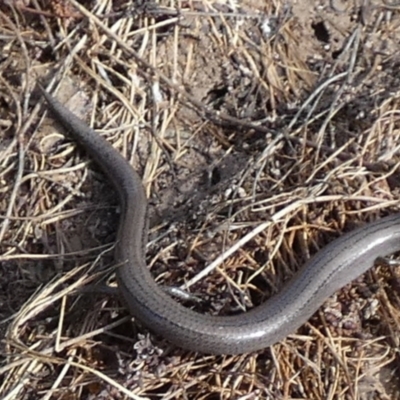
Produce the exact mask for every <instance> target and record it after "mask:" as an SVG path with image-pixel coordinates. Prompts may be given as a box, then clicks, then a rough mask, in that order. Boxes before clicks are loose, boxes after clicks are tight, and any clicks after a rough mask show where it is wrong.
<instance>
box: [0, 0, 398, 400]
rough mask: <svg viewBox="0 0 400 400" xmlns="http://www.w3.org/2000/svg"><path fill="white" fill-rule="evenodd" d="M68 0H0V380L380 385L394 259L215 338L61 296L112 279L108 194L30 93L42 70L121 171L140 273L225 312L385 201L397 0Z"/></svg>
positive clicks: (31, 386) (394, 364)
mask: <svg viewBox="0 0 400 400" xmlns="http://www.w3.org/2000/svg"><path fill="white" fill-rule="evenodd" d="M82 3H83V4H84V6H82V5H80V4H79V3H78V2H77V1H75V0H69V1H67V0H58V1H57V2H49V3H47V2H44V1H43V2H41V1H39V0H32V1H29V0H27V1H25V2H23V1H22V0H21V1H14V2H12V1H9V2H4V4H3V5H0V43H1V45H2V46H3V50H2V52H1V54H2V57H4V58H3V59H2V60H1V62H0V71H1V73H0V88H1V92H0V99H1V104H2V108H1V109H0V113H1V115H0V127H1V130H0V223H1V225H0V246H1V247H0V248H1V250H0V254H1V255H0V266H1V271H2V290H1V295H0V305H1V308H0V311H1V316H2V318H1V325H0V330H1V332H2V333H3V336H4V337H3V340H2V364H1V365H0V376H1V377H2V379H1V386H0V396H1V397H2V398H3V399H14V398H18V399H30V398H34V399H37V398H40V399H53V398H54V399H64V400H66V399H68V400H69V399H78V398H82V399H91V398H96V399H102V398H104V399H110V398H112V399H120V398H121V399H122V398H134V399H138V398H140V399H145V398H148V399H157V398H162V399H180V398H182V399H216V398H219V399H395V398H400V396H399V394H398V393H399V392H400V382H399V379H398V378H397V377H398V375H399V372H400V371H399V365H400V359H399V346H400V343H399V333H400V297H399V291H398V288H399V269H398V268H391V267H388V266H377V267H376V268H374V269H373V270H371V271H370V272H368V273H367V274H365V275H364V276H363V277H361V278H360V279H359V280H358V281H357V282H355V283H353V284H352V285H348V286H347V287H346V288H344V289H343V290H341V291H340V292H339V293H337V295H335V296H334V298H331V299H329V300H328V301H327V303H326V304H325V305H324V306H323V307H322V308H321V310H320V311H319V312H318V313H317V314H316V315H315V316H314V317H313V318H312V319H311V320H310V321H309V322H308V323H307V324H305V325H304V326H303V327H302V328H301V329H300V330H299V331H298V332H296V333H294V334H293V335H290V337H289V338H287V339H286V340H285V341H283V342H281V343H279V344H276V345H275V346H273V347H271V348H270V349H265V350H264V351H261V352H258V353H256V354H247V355H242V356H235V357H232V356H224V357H211V356H204V355H201V354H195V353H190V352H185V351H182V350H180V349H176V348H173V347H171V346H169V345H168V343H165V342H164V341H163V340H162V338H156V337H155V336H154V335H150V334H149V333H148V332H147V331H146V330H145V329H143V328H141V327H139V326H136V325H134V324H132V323H131V321H130V318H129V317H128V316H127V313H126V311H125V310H124V308H123V307H122V306H121V305H120V304H119V303H118V299H117V298H115V297H114V296H112V295H108V294H99V295H97V294H96V295H92V296H88V295H86V294H82V292H81V291H80V290H81V289H82V288H84V287H87V286H89V287H90V285H93V284H94V283H98V282H100V281H104V280H107V281H108V283H109V284H110V285H112V284H113V282H114V278H113V275H112V272H113V267H114V266H113V258H112V244H113V240H114V238H115V229H116V225H117V221H118V208H117V207H115V206H116V204H115V201H114V197H115V196H114V194H113V193H112V191H111V190H109V185H108V183H107V182H105V179H104V177H103V176H102V174H101V173H98V172H97V169H96V167H94V165H93V164H92V163H91V162H90V161H89V160H88V159H87V157H86V156H85V155H84V154H81V153H80V151H79V149H77V148H76V147H75V144H74V143H69V142H68V143H67V142H65V141H64V140H62V136H60V135H59V131H58V129H57V128H56V127H55V126H54V123H53V121H52V120H51V119H48V118H46V117H44V115H45V112H44V109H43V108H42V107H41V102H40V101H39V99H40V97H39V95H38V93H36V91H35V90H34V86H35V81H36V79H38V78H39V79H42V80H44V81H45V82H50V81H53V80H54V81H57V82H61V85H60V88H59V97H60V98H62V99H63V100H65V101H66V102H67V105H68V106H69V107H70V108H71V109H72V110H73V111H74V112H75V113H77V114H78V115H80V116H81V117H82V118H85V119H86V120H88V121H89V122H90V123H91V124H92V125H93V126H94V127H95V128H101V129H102V130H103V131H104V132H105V135H107V138H108V139H109V140H110V141H111V142H112V143H113V144H114V145H115V147H116V148H118V149H119V150H120V151H121V152H122V153H123V154H124V156H125V157H127V158H128V159H129V160H130V161H131V162H132V164H133V165H135V167H136V168H137V169H138V170H139V171H140V174H141V175H142V176H143V182H144V185H145V187H146V191H147V194H148V196H149V199H150V205H151V215H150V226H151V232H150V243H149V247H148V264H149V265H150V266H151V268H152V271H153V272H154V276H156V277H157V280H158V281H159V282H160V283H162V284H166V285H176V284H179V285H185V287H186V288H188V290H190V291H191V292H193V293H198V294H199V296H200V297H201V298H203V299H206V301H205V303H207V304H208V305H210V306H211V309H212V310H213V312H218V311H219V312H221V313H223V312H226V311H227V310H232V309H243V308H246V307H248V306H249V305H250V306H251V305H252V304H254V303H258V302H260V301H262V300H263V299H264V297H267V296H269V295H271V294H272V293H273V292H275V291H278V290H279V288H280V287H282V285H283V282H284V281H285V280H286V279H287V278H288V277H290V276H291V275H292V274H293V272H294V271H295V270H297V269H298V268H299V267H300V266H301V265H302V264H303V263H304V261H305V260H306V259H308V258H309V257H310V256H311V255H312V254H314V253H316V252H317V251H318V249H320V248H322V247H323V246H324V245H325V244H326V243H328V242H330V241H332V240H334V238H335V237H338V236H339V235H340V234H341V232H343V231H347V230H351V229H353V228H354V227H355V226H357V225H360V224H363V223H365V222H367V221H372V220H376V219H378V218H380V217H381V216H383V215H387V214H390V213H394V212H398V197H399V182H398V181H399V177H400V175H399V163H400V157H399V148H400V113H399V111H397V110H398V109H399V104H400V92H399V87H400V78H398V77H397V72H398V68H399V65H400V59H399V56H398V54H397V51H396V49H397V47H396V46H397V44H398V43H399V41H400V29H399V22H400V19H399V18H398V15H397V8H396V7H394V6H393V5H390V4H389V3H388V2H387V4H386V3H380V2H361V4H359V5H358V6H356V5H350V6H349V8H348V10H347V11H345V12H344V14H341V13H340V12H339V10H341V9H342V7H341V6H342V4H341V2H340V1H335V2H333V3H332V2H328V1H326V2H322V3H323V4H322V5H318V4H317V3H315V4H314V3H313V2H308V3H307V5H303V10H301V8H300V6H298V5H296V4H294V5H293V8H292V9H288V8H285V7H284V5H283V3H284V2H280V1H279V0H275V1H271V2H265V3H267V4H264V3H263V2H257V1H255V0H254V1H251V0H248V1H246V2H243V4H242V6H243V9H242V10H241V9H240V8H237V7H235V6H233V5H229V4H228V2H225V1H222V0H221V1H218V2H215V3H211V2H206V1H202V2H193V3H192V2H185V3H183V2H182V3H181V7H182V12H181V14H180V15H176V12H175V8H174V7H175V6H176V7H178V2H176V3H173V4H172V2H171V3H168V4H167V2H160V3H159V4H158V3H150V2H144V3H143V2H142V4H140V2H138V1H137V2H134V4H133V5H134V7H133V8H132V9H131V10H130V18H125V17H126V16H127V10H126V9H125V8H124V7H123V6H124V2H119V4H114V5H113V4H112V3H111V2H107V1H102V2H100V1H99V2H97V3H96V4H97V6H96V7H95V8H91V7H94V6H93V4H91V3H89V2H82ZM325 3H326V4H325ZM304 4H305V3H304ZM332 4H333V6H332ZM172 5H173V6H174V7H172ZM329 5H331V7H333V9H332V8H330V6H329ZM84 7H86V8H84ZM113 7H114V8H113ZM118 7H120V8H118ZM89 10H90V11H89ZM315 10H317V11H315ZM258 11H263V13H264V14H257V12H258ZM241 13H242V15H243V14H244V15H246V16H247V17H246V18H239V16H240V14H241ZM257 15H258V16H259V17H257ZM266 16H269V19H268V20H267V19H266ZM56 17H58V18H56ZM358 17H360V18H358ZM321 21H322V22H321ZM263 22H264V24H267V22H268V26H269V27H271V34H270V35H269V36H268V37H267V36H266V35H264V36H263V35H262V34H261V30H260V29H259V27H260V26H261V25H262V23H263ZM311 22H312V24H311ZM321 23H323V26H322V25H321ZM346 24H347V25H346ZM265 26H266V25H265ZM321 29H322V31H321ZM324 29H326V31H324ZM327 33H328V34H329V37H330V47H328V44H325V45H323V43H321V41H322V42H323V41H324V39H323V38H322V39H321V38H320V39H319V40H318V39H317V37H318V35H322V36H323V35H326V34H327ZM53 78H54V79H53ZM86 93H88V95H87V94H86ZM207 304H206V305H205V306H203V304H202V305H200V306H198V307H199V308H200V310H204V309H207Z"/></svg>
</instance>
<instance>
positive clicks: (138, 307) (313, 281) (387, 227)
mask: <svg viewBox="0 0 400 400" xmlns="http://www.w3.org/2000/svg"><path fill="white" fill-rule="evenodd" d="M41 90H42V93H43V95H44V97H45V99H46V101H47V104H48V107H49V109H50V111H51V112H52V114H53V116H54V117H55V119H56V120H57V121H58V122H59V123H60V124H61V125H62V126H63V128H64V129H65V130H67V131H68V132H69V133H70V135H71V136H72V137H73V138H74V139H75V140H76V141H77V142H78V143H79V144H80V145H81V146H82V147H83V148H84V149H85V150H86V151H87V152H88V153H89V155H90V156H91V157H92V158H93V160H94V161H95V162H96V163H97V164H98V165H99V166H100V167H101V168H102V170H103V172H104V173H105V174H106V176H107V177H108V178H109V179H110V181H111V182H112V184H113V186H114V187H115V189H116V191H117V192H118V195H119V201H120V204H121V210H122V214H121V218H120V222H119V229H118V234H117V242H116V250H115V261H116V264H117V265H118V268H117V272H116V273H117V279H118V286H119V289H120V291H121V293H122V296H123V298H124V300H125V303H126V304H127V306H128V308H129V310H130V312H131V314H132V315H133V316H134V317H135V318H137V319H138V320H139V321H140V322H142V323H143V324H144V325H145V326H147V327H148V328H149V329H150V330H152V331H154V332H155V333H157V334H159V335H161V336H163V337H165V338H166V339H168V340H169V341H170V342H172V343H173V344H175V345H176V346H179V347H182V348H186V349H189V350H194V351H200V352H204V353H209V354H239V353H245V352H250V351H255V350H260V349H262V348H265V347H267V346H270V345H273V344H274V343H276V342H278V341H280V340H282V339H284V338H285V337H286V336H287V335H288V334H290V333H293V332H294V331H295V330H296V329H297V328H298V327H300V326H301V325H302V324H303V323H305V322H306V321H307V320H308V319H309V318H310V317H311V315H312V314H313V313H314V312H315V311H316V310H317V309H318V308H319V307H320V306H321V304H322V303H323V302H324V301H325V300H326V299H327V298H328V297H329V296H330V295H332V294H333V293H334V292H335V291H337V290H338V289H340V288H341V287H343V286H344V285H346V284H347V283H349V282H351V281H352V280H354V279H355V278H357V277H358V276H359V275H361V274H362V273H364V272H365V271H366V270H367V269H369V268H370V267H371V266H372V265H373V264H374V260H375V259H376V258H377V257H378V256H386V255H389V254H391V253H393V252H395V251H398V250H400V214H394V215H391V216H389V217H385V218H382V219H380V220H378V221H376V222H372V223H369V224H366V225H364V226H363V227H361V228H358V229H355V230H354V231H351V232H349V233H347V234H345V235H343V236H341V237H339V238H338V239H336V240H335V241H333V242H332V243H330V244H329V245H328V246H326V247H324V248H323V249H322V250H321V251H319V252H318V253H317V254H316V255H315V256H314V257H312V258H311V259H310V260H309V261H308V262H307V263H306V264H305V265H304V266H303V267H302V268H301V269H300V270H299V272H298V273H297V274H296V275H295V276H294V277H293V278H292V279H291V280H290V281H289V282H288V283H287V284H286V285H285V286H284V288H283V289H282V290H281V291H280V292H279V293H278V294H276V295H275V296H273V297H272V298H271V299H269V300H268V301H266V302H265V303H263V304H261V305H259V306H258V307H255V308H254V309H252V310H251V311H249V312H246V313H243V314H240V315H235V316H211V315H203V314H199V313H197V312H195V311H192V310H190V309H188V308H186V307H184V306H182V305H180V304H179V303H177V302H176V301H174V300H173V299H172V298H171V297H169V296H168V295H167V294H165V293H164V291H163V290H162V289H161V288H160V287H159V286H158V285H157V284H156V283H155V281H154V279H153V277H152V276H151V274H150V272H149V270H148V268H147V266H146V262H145V250H144V249H145V244H146V241H147V237H146V214H147V199H146V196H145V192H144V189H143V185H142V181H141V179H140V177H139V175H138V174H137V172H136V171H135V170H134V169H133V168H132V167H131V165H130V164H129V163H128V161H127V160H125V158H124V157H122V155H121V154H120V153H119V152H118V151H117V150H115V149H114V148H113V147H112V146H111V144H110V143H108V142H107V141H106V140H105V139H104V138H103V137H101V136H100V135H99V134H97V133H96V132H95V131H93V130H92V129H91V128H90V127H89V126H87V125H86V124H85V123H84V122H83V121H82V120H80V119H79V118H78V117H77V116H76V115H74V114H73V113H72V112H71V111H69V110H68V109H67V108H66V107H65V106H63V105H62V104H61V103H60V102H59V101H57V100H56V99H55V98H54V97H52V96H51V95H50V94H49V93H47V92H46V91H45V90H44V89H41Z"/></svg>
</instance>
